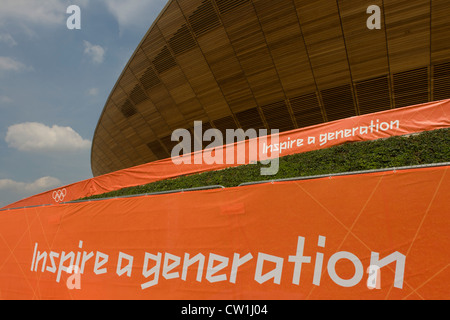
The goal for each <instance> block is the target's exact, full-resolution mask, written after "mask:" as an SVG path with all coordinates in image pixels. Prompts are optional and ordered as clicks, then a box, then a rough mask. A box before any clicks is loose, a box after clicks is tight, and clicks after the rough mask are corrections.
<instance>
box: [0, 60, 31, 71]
mask: <svg viewBox="0 0 450 320" xmlns="http://www.w3.org/2000/svg"><path fill="white" fill-rule="evenodd" d="M30 69H31V68H29V67H27V66H26V65H24V64H23V63H22V62H20V61H17V60H15V59H13V58H10V57H0V72H2V71H15V72H20V71H24V70H30Z"/></svg>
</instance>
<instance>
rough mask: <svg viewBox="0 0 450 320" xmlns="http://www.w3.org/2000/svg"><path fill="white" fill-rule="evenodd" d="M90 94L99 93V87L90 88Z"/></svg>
mask: <svg viewBox="0 0 450 320" xmlns="http://www.w3.org/2000/svg"><path fill="white" fill-rule="evenodd" d="M88 94H89V95H90V96H96V95H98V88H91V89H89V90H88Z"/></svg>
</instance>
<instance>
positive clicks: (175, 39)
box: [92, 0, 450, 174]
mask: <svg viewBox="0 0 450 320" xmlns="http://www.w3.org/2000/svg"><path fill="white" fill-rule="evenodd" d="M404 2H405V1H400V2H398V3H397V2H395V1H387V2H384V3H382V1H380V0H375V2H373V3H370V4H377V5H379V6H381V7H382V11H383V19H382V26H381V30H369V29H367V26H366V24H365V22H366V19H367V18H368V15H367V13H366V9H367V6H368V5H369V4H368V3H367V1H352V2H346V1H343V0H338V1H334V2H333V1H331V2H330V1H328V0H315V1H303V0H169V3H168V5H167V6H166V9H165V11H164V12H163V13H162V14H161V15H160V18H159V20H158V21H156V22H155V23H154V26H153V27H152V29H150V30H149V32H148V33H147V35H146V36H145V38H144V39H143V41H142V43H141V44H140V46H139V47H138V48H137V50H136V52H135V54H134V55H133V58H132V59H131V60H130V63H129V65H127V67H126V69H125V71H124V73H123V74H122V75H121V77H120V79H119V80H118V81H117V84H118V85H117V86H116V87H115V89H114V90H113V92H112V93H111V97H110V98H109V99H108V101H107V102H106V104H105V108H104V111H103V113H102V117H101V119H100V120H99V125H98V129H97V130H96V133H95V135H94V140H93V148H92V167H93V172H95V174H103V173H107V172H110V171H113V170H117V169H119V168H123V167H126V165H128V164H130V163H145V162H148V161H153V160H155V159H160V158H164V157H167V156H168V150H170V148H171V146H172V145H173V143H172V142H171V141H170V139H169V137H170V134H171V132H172V131H173V130H174V129H176V128H190V130H192V127H193V121H195V120H202V121H203V123H204V124H205V125H204V129H205V130H206V129H207V128H211V127H214V128H217V129H219V130H220V131H221V132H222V133H223V134H225V131H226V129H237V128H242V129H244V130H247V129H250V128H253V129H256V130H258V129H279V130H280V131H285V130H291V129H295V128H302V127H306V126H311V125H315V124H320V123H323V122H325V121H333V120H337V119H341V118H346V117H352V116H356V115H360V114H368V113H373V112H378V111H383V110H388V109H391V108H398V107H403V106H407V105H413V104H418V103H423V102H427V101H431V100H441V99H446V98H450V46H449V43H450V28H449V27H448V23H447V20H448V19H447V17H448V14H447V13H449V12H450V11H449V10H450V9H448V5H447V4H446V2H445V0H433V1H432V2H431V3H430V2H429V0H412V2H411V3H409V2H408V5H405V3H406V2H405V3H404ZM104 132H108V135H107V136H103V135H104ZM100 134H101V135H102V136H101V137H100V136H99V135H100ZM110 146H113V147H110Z"/></svg>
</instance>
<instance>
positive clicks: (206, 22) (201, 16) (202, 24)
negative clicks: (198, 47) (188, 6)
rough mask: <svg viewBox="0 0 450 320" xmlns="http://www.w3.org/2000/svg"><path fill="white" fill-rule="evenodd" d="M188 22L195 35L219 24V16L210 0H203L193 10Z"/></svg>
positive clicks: (199, 34)
mask: <svg viewBox="0 0 450 320" xmlns="http://www.w3.org/2000/svg"><path fill="white" fill-rule="evenodd" d="M189 24H190V25H191V27H192V30H193V31H194V33H195V35H196V36H197V37H198V36H201V35H202V34H204V33H206V32H208V31H209V30H211V29H214V28H216V27H218V26H219V25H220V20H219V16H218V15H217V13H216V10H215V9H214V7H213V4H212V3H211V1H210V0H205V1H203V3H202V5H201V6H199V7H198V8H197V10H195V11H194V13H193V14H192V15H191V16H190V17H189Z"/></svg>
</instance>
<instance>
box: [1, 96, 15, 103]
mask: <svg viewBox="0 0 450 320" xmlns="http://www.w3.org/2000/svg"><path fill="white" fill-rule="evenodd" d="M11 102H13V99H11V98H10V97H8V96H1V95H0V104H7V103H11Z"/></svg>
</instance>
